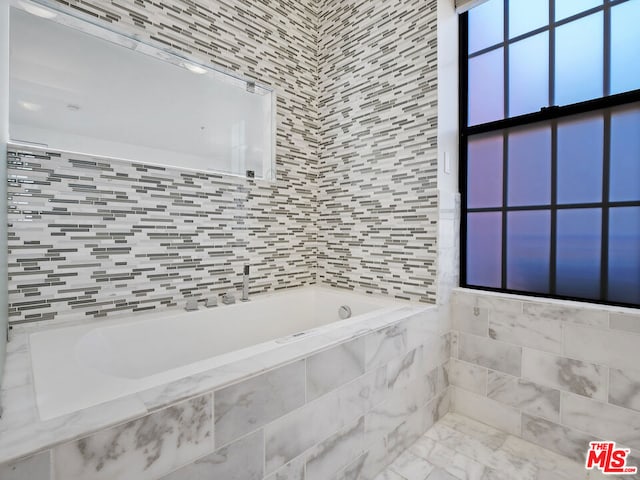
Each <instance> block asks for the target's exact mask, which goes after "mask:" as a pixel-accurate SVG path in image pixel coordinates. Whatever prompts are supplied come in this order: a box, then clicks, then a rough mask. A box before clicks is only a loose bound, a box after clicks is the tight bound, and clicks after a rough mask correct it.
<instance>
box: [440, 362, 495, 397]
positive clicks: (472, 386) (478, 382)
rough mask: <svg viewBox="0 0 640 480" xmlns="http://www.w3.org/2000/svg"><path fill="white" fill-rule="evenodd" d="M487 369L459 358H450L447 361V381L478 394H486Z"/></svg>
mask: <svg viewBox="0 0 640 480" xmlns="http://www.w3.org/2000/svg"><path fill="white" fill-rule="evenodd" d="M487 373H488V369H486V368H485V367H480V366H478V365H474V364H472V363H467V362H463V361H461V360H456V359H455V358H452V359H451V362H450V363H449V381H450V382H451V384H452V385H455V386H456V387H460V388H463V389H465V390H469V391H471V392H474V393H477V394H478V395H486V394H487Z"/></svg>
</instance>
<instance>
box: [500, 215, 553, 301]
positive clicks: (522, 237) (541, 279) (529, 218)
mask: <svg viewBox="0 0 640 480" xmlns="http://www.w3.org/2000/svg"><path fill="white" fill-rule="evenodd" d="M550 218H551V217H550V213H549V212H548V211H546V210H545V211H541V210H536V211H524V212H509V213H508V214H507V288H509V289H511V290H524V291H528V292H535V293H548V292H549V255H550V248H551V247H550V245H551V242H550V235H551V226H550Z"/></svg>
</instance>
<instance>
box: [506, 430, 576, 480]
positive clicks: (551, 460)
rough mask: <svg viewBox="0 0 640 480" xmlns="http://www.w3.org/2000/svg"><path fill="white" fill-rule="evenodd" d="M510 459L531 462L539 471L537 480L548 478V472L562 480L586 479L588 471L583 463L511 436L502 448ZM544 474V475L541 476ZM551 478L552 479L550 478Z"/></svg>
mask: <svg viewBox="0 0 640 480" xmlns="http://www.w3.org/2000/svg"><path fill="white" fill-rule="evenodd" d="M499 451H500V452H504V453H505V454H506V455H508V456H509V457H510V458H516V459H520V461H522V462H531V463H532V464H534V465H535V466H536V467H537V469H538V477H537V478H536V480H541V478H544V477H546V475H547V472H555V474H556V476H557V477H556V478H558V479H562V480H565V479H566V480H574V479H579V478H581V477H582V478H584V477H585V475H586V470H585V468H584V464H583V463H576V462H575V461H573V460H570V459H569V458H567V457H565V456H562V455H559V454H558V453H556V452H552V451H551V450H547V449H546V448H543V447H541V446H539V445H535V444H533V443H531V442H527V441H525V440H522V439H521V438H517V437H513V436H509V437H507V440H506V441H505V442H504V444H503V445H502V446H501V447H500V450H499ZM541 474H542V475H541ZM549 478H551V477H549Z"/></svg>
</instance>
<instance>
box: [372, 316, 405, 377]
mask: <svg viewBox="0 0 640 480" xmlns="http://www.w3.org/2000/svg"><path fill="white" fill-rule="evenodd" d="M403 323H404V322H403ZM403 323H398V324H395V325H392V326H390V327H387V328H383V329H381V330H377V331H375V332H372V333H370V334H368V335H366V336H365V355H366V357H365V358H366V360H365V366H366V369H367V371H369V370H371V369H374V368H377V367H379V366H381V365H386V364H387V363H388V362H390V361H391V360H393V359H394V358H397V357H399V356H401V355H402V354H404V353H405V352H406V351H407V345H408V340H407V327H406V325H404V324H403Z"/></svg>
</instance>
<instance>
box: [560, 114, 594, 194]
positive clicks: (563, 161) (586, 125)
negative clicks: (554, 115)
mask: <svg viewBox="0 0 640 480" xmlns="http://www.w3.org/2000/svg"><path fill="white" fill-rule="evenodd" d="M602 136H603V120H602V118H586V119H585V118H581V119H579V120H572V121H566V122H563V123H561V124H559V125H558V203H588V202H599V201H601V200H602V149H603V139H602Z"/></svg>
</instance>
